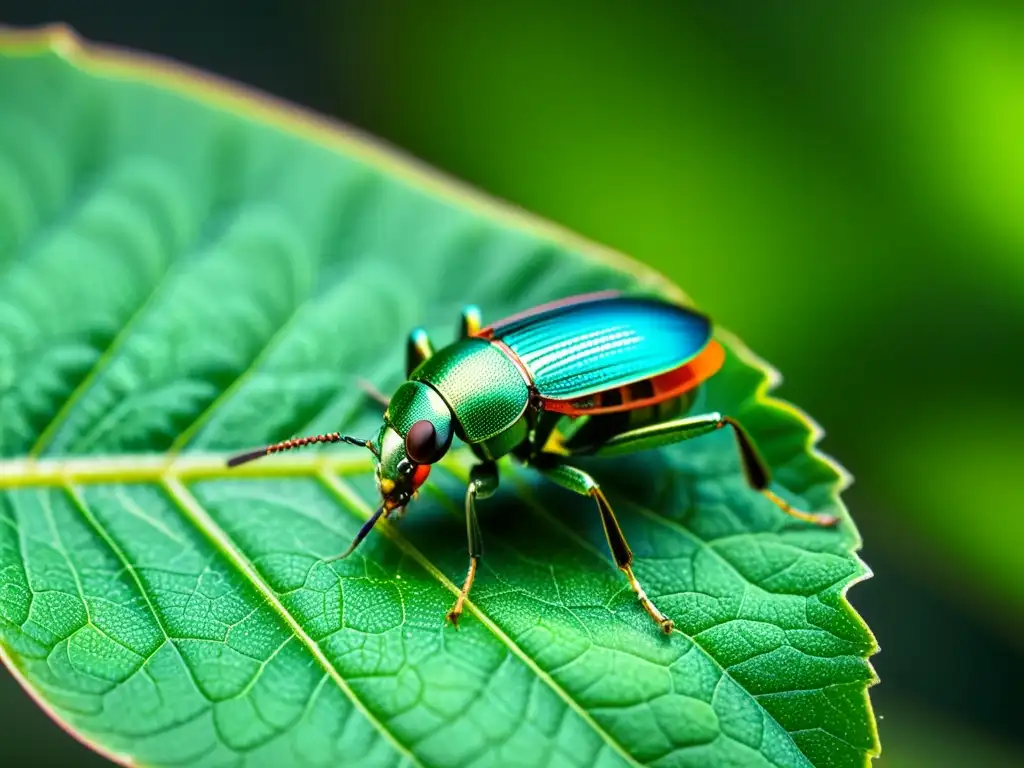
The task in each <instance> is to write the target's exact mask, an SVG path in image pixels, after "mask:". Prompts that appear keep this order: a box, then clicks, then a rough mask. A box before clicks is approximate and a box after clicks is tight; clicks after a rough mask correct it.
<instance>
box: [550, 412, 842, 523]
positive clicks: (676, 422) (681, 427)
mask: <svg viewBox="0 0 1024 768" xmlns="http://www.w3.org/2000/svg"><path fill="white" fill-rule="evenodd" d="M726 427H730V428H731V429H732V432H733V435H734V437H735V438H736V445H737V447H738V449H739V453H740V458H741V460H742V462H743V474H744V475H745V476H746V478H747V483H748V484H749V485H750V487H751V488H753V489H754V490H756V491H760V492H761V493H762V494H763V495H764V496H765V497H766V498H768V499H769V500H770V501H771V502H772V503H773V504H775V506H777V507H778V508H779V509H781V510H782V511H783V512H785V513H786V514H787V515H790V516H792V517H795V518H797V519H798V520H803V521H804V522H806V523H813V524H814V525H820V526H826V527H827V526H831V525H835V524H836V523H838V522H839V518H838V517H837V516H836V515H828V514H812V513H810V512H802V511H801V510H799V509H794V508H793V507H792V506H790V504H789V502H787V501H786V500H785V499H783V498H781V497H779V496H777V495H776V494H775V493H773V492H772V490H771V489H770V488H769V486H770V485H771V472H770V471H769V470H768V465H767V464H765V461H764V459H762V458H761V455H760V454H759V453H758V452H757V449H756V448H755V446H754V441H753V440H752V439H751V438H750V435H748V434H747V431H746V430H745V429H744V428H743V426H742V425H741V424H740V423H739V422H738V421H736V420H735V419H733V418H731V417H729V416H722V415H721V414H720V413H707V414H703V415H700V416H688V417H685V418H680V419H673V420H671V421H664V422H660V423H656V424H651V425H648V426H646V427H640V428H638V429H632V430H629V431H626V432H621V433H619V434H617V435H613V436H611V437H609V438H607V439H606V440H604V441H603V442H601V443H600V444H598V445H594V446H576V447H573V446H570V451H571V453H573V454H574V455H588V456H617V455H621V454H625V453H634V452H636V451H644V450H648V449H651V448H658V447H660V446H663V445H670V444H672V443H680V442H682V441H684V440H690V439H692V438H695V437H700V436H701V435H706V434H708V433H709V432H715V431H717V430H719V429H724V428H726Z"/></svg>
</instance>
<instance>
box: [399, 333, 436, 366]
mask: <svg viewBox="0 0 1024 768" xmlns="http://www.w3.org/2000/svg"><path fill="white" fill-rule="evenodd" d="M433 355H434V345H433V344H431V343H430V337H429V336H428V335H427V332H426V331H425V330H423V329H422V328H413V329H412V331H411V332H410V333H409V341H408V342H407V343H406V345H405V375H406V377H408V376H410V375H412V372H413V371H414V370H416V368H417V367H418V366H419V364H420V363H422V362H423V361H424V360H426V359H427V358H429V357H433Z"/></svg>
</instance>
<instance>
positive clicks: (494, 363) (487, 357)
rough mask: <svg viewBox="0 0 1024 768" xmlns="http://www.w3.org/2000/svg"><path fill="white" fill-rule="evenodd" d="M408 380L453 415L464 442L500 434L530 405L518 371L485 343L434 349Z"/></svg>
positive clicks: (467, 342) (477, 340)
mask: <svg viewBox="0 0 1024 768" xmlns="http://www.w3.org/2000/svg"><path fill="white" fill-rule="evenodd" d="M410 378H412V379H413V380H414V381H421V382H423V383H425V384H429V385H430V386H432V387H433V388H434V389H435V390H437V392H438V393H439V394H440V395H441V397H442V398H443V399H444V401H445V402H446V403H447V404H448V407H449V408H451V410H452V413H454V414H455V423H456V434H458V436H459V437H460V438H461V439H462V440H465V441H466V442H467V443H480V442H483V441H485V440H489V439H491V438H493V437H495V436H496V435H498V434H500V433H502V432H504V431H505V430H506V429H508V428H509V427H511V426H513V425H514V424H515V423H516V422H517V421H519V417H520V416H522V415H523V412H524V411H525V410H526V406H527V404H528V403H529V402H530V390H529V387H528V386H527V384H526V380H525V379H524V378H523V374H522V373H521V372H520V370H519V368H517V367H516V365H515V363H513V362H512V361H511V360H510V359H509V358H508V356H506V355H504V354H503V353H502V352H500V351H499V350H498V349H496V348H495V347H494V346H493V345H492V344H491V343H490V342H489V341H487V340H485V339H480V338H469V339H463V340H462V341H458V342H456V343H454V344H452V345H450V346H448V347H445V348H444V349H441V350H438V351H437V352H436V353H435V354H434V355H433V356H432V357H430V358H428V359H427V360H425V361H423V363H422V364H420V366H419V367H418V368H417V369H416V370H415V371H413V372H412V376H411V377H410Z"/></svg>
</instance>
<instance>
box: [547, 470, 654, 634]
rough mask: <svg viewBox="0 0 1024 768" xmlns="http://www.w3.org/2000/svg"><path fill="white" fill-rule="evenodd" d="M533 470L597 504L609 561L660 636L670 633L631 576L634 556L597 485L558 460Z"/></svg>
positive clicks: (589, 477) (588, 477) (582, 473)
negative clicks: (659, 631) (624, 576)
mask: <svg viewBox="0 0 1024 768" xmlns="http://www.w3.org/2000/svg"><path fill="white" fill-rule="evenodd" d="M543 458H545V459H546V458H549V457H543ZM534 467H535V468H536V469H537V470H538V471H540V472H541V473H542V474H544V475H545V476H546V477H548V478H549V479H551V480H553V481H554V482H556V483H558V484H559V485H560V486H562V487H563V488H568V489H569V490H570V491H574V492H575V493H578V494H580V495H581V496H590V497H591V498H592V499H593V500H594V501H595V502H597V509H598V511H599V512H600V513H601V524H602V525H603V526H604V535H605V537H606V538H607V539H608V548H609V549H610V550H611V552H612V557H613V558H615V565H617V566H618V568H619V570H620V571H622V572H623V573H624V574H625V575H626V579H627V580H628V581H629V586H630V587H631V588H632V589H633V591H634V592H635V593H636V596H637V598H638V599H639V600H640V605H642V606H643V609H644V610H645V611H647V615H648V616H650V617H651V618H652V619H654V623H655V624H657V625H658V626H659V627H661V630H662V632H664V633H665V634H668V633H670V632H671V631H672V628H673V627H674V624H673V623H672V619H670V618H668V617H667V616H666V615H665V614H663V613H662V612H661V611H659V610H658V608H657V606H656V605H655V604H654V603H653V602H651V599H650V598H649V597H648V596H647V593H646V592H645V591H644V588H643V587H642V586H640V582H639V581H638V580H637V578H636V576H635V575H634V574H633V568H632V564H633V552H632V551H631V550H630V548H629V544H627V543H626V537H625V536H624V535H623V534H622V528H620V527H619V521H618V520H616V519H615V513H614V512H613V511H612V507H611V504H609V503H608V499H606V498H605V495H604V493H602V492H601V486H599V485H598V484H597V481H596V480H594V478H592V477H591V476H590V475H588V474H587V473H586V472H584V471H583V470H581V469H576V468H575V467H570V466H569V465H568V464H561V463H558V462H557V460H552V461H551V462H550V463H548V462H546V461H542V462H541V463H540V465H539V466H538V465H536V464H535V465H534Z"/></svg>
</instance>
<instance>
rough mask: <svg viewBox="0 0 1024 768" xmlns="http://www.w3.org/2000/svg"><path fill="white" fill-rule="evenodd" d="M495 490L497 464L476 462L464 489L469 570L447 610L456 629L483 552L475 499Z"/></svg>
mask: <svg viewBox="0 0 1024 768" xmlns="http://www.w3.org/2000/svg"><path fill="white" fill-rule="evenodd" d="M497 490H498V465H497V464H495V463H494V462H493V461H489V462H487V463H486V464H477V465H476V466H475V467H473V469H472V470H470V473H469V487H468V488H467V489H466V537H467V539H468V540H469V570H468V571H467V572H466V580H465V581H464V582H463V584H462V589H461V590H460V591H459V597H458V599H457V600H456V601H455V605H454V606H452V609H451V610H450V611H448V621H450V622H451V623H452V625H453V626H455V628H456V629H458V626H459V616H461V615H462V606H463V604H465V602H466V598H467V597H469V590H471V589H472V588H473V579H474V578H476V569H477V565H479V563H480V558H481V557H482V556H483V553H484V545H483V537H482V536H481V535H480V523H479V522H478V521H477V519H476V500H477V499H478V498H480V499H486V498H487V497H488V496H493V495H494V493H495V492H496V491H497Z"/></svg>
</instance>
